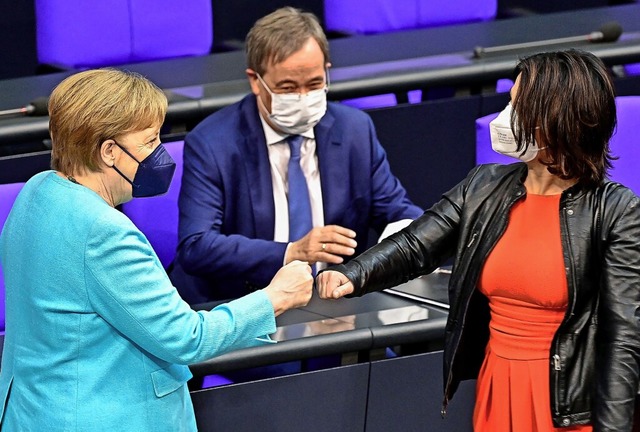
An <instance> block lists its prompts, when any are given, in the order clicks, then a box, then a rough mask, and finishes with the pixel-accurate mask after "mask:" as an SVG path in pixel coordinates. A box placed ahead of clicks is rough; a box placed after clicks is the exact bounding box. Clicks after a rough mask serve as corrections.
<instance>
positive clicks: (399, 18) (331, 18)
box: [324, 0, 498, 34]
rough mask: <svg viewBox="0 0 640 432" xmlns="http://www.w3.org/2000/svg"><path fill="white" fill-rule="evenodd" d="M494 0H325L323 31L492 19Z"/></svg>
mask: <svg viewBox="0 0 640 432" xmlns="http://www.w3.org/2000/svg"><path fill="white" fill-rule="evenodd" d="M497 11H498V2H497V0H405V1H401V2H398V1H394V0H325V2H324V14H325V25H326V28H327V30H330V31H337V32H344V33H357V34H373V33H384V32H389V31H397V30H408V29H415V28H425V27H436V26H443V25H449V24H459V23H466V22H475V21H489V20H492V19H495V17H496V14H497Z"/></svg>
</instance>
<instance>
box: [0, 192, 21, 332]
mask: <svg viewBox="0 0 640 432" xmlns="http://www.w3.org/2000/svg"><path fill="white" fill-rule="evenodd" d="M22 186H24V183H9V184H0V231H1V230H2V228H3V227H4V223H5V221H6V220H7V216H9V212H10V211H11V207H13V203H14V201H15V200H16V197H17V196H18V193H19V192H20V190H21V189H22ZM4 305H5V300H4V274H3V273H2V265H1V264H0V333H4V317H5V315H4V310H5V307H4Z"/></svg>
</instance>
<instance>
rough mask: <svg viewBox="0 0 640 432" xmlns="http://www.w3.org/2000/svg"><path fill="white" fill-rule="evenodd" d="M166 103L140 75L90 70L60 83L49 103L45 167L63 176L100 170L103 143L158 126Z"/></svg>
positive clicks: (118, 71)
mask: <svg viewBox="0 0 640 432" xmlns="http://www.w3.org/2000/svg"><path fill="white" fill-rule="evenodd" d="M166 112H167V98H166V96H165V95H164V93H163V92H162V90H160V89H159V88H158V87H157V86H156V85H155V84H153V83H152V82H151V81H149V80H148V79H146V78H145V77H143V76H142V75H140V74H137V73H134V72H128V71H121V70H117V69H111V68H105V69H94V70H88V71H84V72H79V73H77V74H74V75H71V76H70V77H68V78H66V79H64V80H63V81H62V82H61V83H60V84H58V86H57V87H56V88H55V89H54V90H53V92H52V93H51V97H50V98H49V133H50V134H51V140H52V152H51V167H52V168H53V169H55V170H58V171H62V172H64V173H65V174H68V175H74V174H79V173H83V172H87V171H93V172H98V171H101V169H100V146H101V144H102V143H103V142H104V141H105V140H108V139H112V138H115V137H118V136H121V135H123V134H126V133H129V132H134V131H140V130H143V129H147V128H149V127H153V126H156V125H157V126H159V125H161V124H162V123H163V121H164V117H165V114H166Z"/></svg>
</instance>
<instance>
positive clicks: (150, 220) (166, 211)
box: [122, 141, 184, 268]
mask: <svg viewBox="0 0 640 432" xmlns="http://www.w3.org/2000/svg"><path fill="white" fill-rule="evenodd" d="M164 146H165V148H166V149H167V152H169V154H170V155H171V157H172V158H173V160H174V161H175V162H176V171H175V173H174V175H173V180H172V182H171V186H170V187H169V191H168V192H167V193H166V194H164V195H161V196H157V197H151V198H134V199H133V200H131V201H129V202H127V203H124V204H122V211H123V212H124V214H126V215H127V216H128V217H129V218H130V219H131V220H132V221H133V223H134V224H135V225H136V226H137V227H138V229H139V230H140V231H142V232H143V233H144V235H145V236H146V237H147V239H148V240H149V243H151V246H153V249H154V250H155V252H156V254H157V255H158V258H160V262H161V263H162V265H163V266H164V267H165V268H167V267H168V266H169V264H171V262H172V261H173V259H174V258H175V255H176V248H177V246H178V195H179V194H180V184H181V182H182V150H183V148H184V141H176V142H170V143H165V144H164Z"/></svg>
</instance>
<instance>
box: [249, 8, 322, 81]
mask: <svg viewBox="0 0 640 432" xmlns="http://www.w3.org/2000/svg"><path fill="white" fill-rule="evenodd" d="M310 37H312V38H314V39H315V40H316V42H317V43H318V45H319V46H320V49H321V50H322V54H323V55H324V61H325V63H328V62H329V42H328V41H327V36H326V35H325V34H324V31H323V30H322V26H321V25H320V22H319V21H318V18H317V17H316V16H315V15H314V14H312V13H310V12H302V11H301V10H300V9H295V8H292V7H283V8H280V9H278V10H276V11H275V12H272V13H270V14H269V15H267V16H265V17H262V18H260V19H259V20H258V21H256V23H255V24H254V25H253V27H252V28H251V30H249V33H248V34H247V40H246V44H245V49H246V54H247V66H248V67H249V68H250V69H252V70H254V71H255V72H257V73H259V74H260V75H263V74H264V72H265V70H266V68H267V66H268V65H270V64H272V65H273V64H278V63H280V62H282V61H284V60H286V59H287V58H288V57H289V56H291V54H293V53H295V52H296V51H299V50H300V49H302V47H303V46H304V44H305V43H306V42H307V41H308V40H309V38H310Z"/></svg>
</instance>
